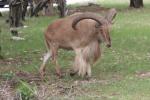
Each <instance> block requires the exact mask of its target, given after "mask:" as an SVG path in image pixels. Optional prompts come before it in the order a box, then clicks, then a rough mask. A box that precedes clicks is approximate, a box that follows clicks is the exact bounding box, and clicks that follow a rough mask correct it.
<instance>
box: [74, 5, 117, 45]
mask: <svg viewBox="0 0 150 100" xmlns="http://www.w3.org/2000/svg"><path fill="white" fill-rule="evenodd" d="M116 14H117V11H116V9H114V8H112V9H110V10H109V11H108V12H107V14H106V15H105V17H102V16H100V15H98V14H95V13H91V12H86V13H83V14H80V15H79V16H78V17H77V18H75V19H74V21H73V23H72V28H73V29H74V30H76V25H77V23H78V22H80V21H81V20H83V19H92V20H95V21H96V22H97V23H96V24H95V28H96V30H98V39H99V40H101V39H103V40H104V41H105V43H106V46H107V47H111V38H110V35H109V32H110V26H111V25H112V23H113V19H114V18H115V16H116Z"/></svg>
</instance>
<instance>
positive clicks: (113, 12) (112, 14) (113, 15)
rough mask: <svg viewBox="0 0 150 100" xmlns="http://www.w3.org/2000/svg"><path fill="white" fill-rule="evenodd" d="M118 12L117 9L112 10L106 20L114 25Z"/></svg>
mask: <svg viewBox="0 0 150 100" xmlns="http://www.w3.org/2000/svg"><path fill="white" fill-rule="evenodd" d="M116 14H117V11H116V9H115V8H112V9H110V10H109V11H108V12H107V14H106V15H105V19H107V20H108V22H110V23H111V24H112V23H113V22H112V21H113V19H114V18H115V17H116Z"/></svg>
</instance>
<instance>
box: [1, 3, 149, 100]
mask: <svg viewBox="0 0 150 100" xmlns="http://www.w3.org/2000/svg"><path fill="white" fill-rule="evenodd" d="M99 3H100V4H101V5H102V6H105V7H116V8H118V9H121V11H119V12H118V14H117V17H116V19H115V24H114V25H113V26H112V31H111V38H112V48H110V49H108V48H106V47H105V46H104V45H102V46H101V50H102V56H101V58H100V59H99V60H98V62H97V63H96V64H95V65H94V66H93V67H92V77H93V79H95V80H96V81H95V82H93V83H87V84H80V85H79V86H78V87H79V88H80V89H81V91H83V92H84V93H82V92H81V95H79V96H73V97H72V98H74V99H75V100H100V99H102V100H149V99H150V95H149V94H150V79H149V77H145V78H140V77H138V76H137V75H136V74H137V72H148V71H150V46H149V44H150V39H149V38H150V23H149V22H150V18H149V16H150V9H149V4H150V2H149V1H148V0H144V3H145V8H142V9H128V5H129V0H124V1H120V0H117V1H115V2H114V1H112V0H99ZM6 18H7V15H6V14H4V17H0V28H1V30H2V32H1V34H0V41H1V44H0V45H1V46H2V55H3V56H4V58H5V59H6V60H7V61H8V62H2V61H1V62H0V74H1V75H2V77H6V78H10V77H11V75H13V74H12V73H15V72H17V71H19V70H21V71H27V72H29V73H38V70H39V66H40V64H41V63H42V61H41V57H43V54H44V53H45V52H46V47H45V44H44V37H43V33H44V30H45V29H46V27H47V26H48V25H49V24H50V23H51V22H53V21H54V20H57V18H58V17H56V16H54V17H43V16H40V17H37V18H35V17H33V18H27V20H26V22H25V23H24V24H25V25H27V26H29V27H27V28H24V29H20V30H19V31H20V34H19V35H20V36H22V37H24V38H25V40H24V41H12V40H10V38H11V34H10V32H9V25H8V24H6V23H5V20H6ZM73 57H74V53H73V52H70V51H69V52H68V51H65V50H60V51H59V63H60V64H61V67H62V70H63V71H67V70H68V69H69V68H70V66H71V65H72V61H73ZM46 71H47V73H48V75H49V76H48V79H47V80H46V82H47V83H48V82H49V81H52V83H55V82H58V81H61V82H62V83H63V84H65V85H64V86H67V87H70V86H71V84H74V82H75V81H77V80H79V81H81V80H82V78H80V77H77V76H75V77H73V78H72V77H70V76H69V75H66V76H65V77H64V78H63V79H58V78H57V77H56V76H55V75H54V66H53V65H52V64H51V63H50V62H49V64H47V70H46ZM49 78H50V79H49ZM103 81H104V82H103ZM28 85H29V86H28ZM28 85H22V84H21V85H20V86H18V90H19V91H21V93H22V94H23V95H25V97H26V95H30V94H32V91H30V90H29V88H30V84H28ZM28 87H29V88H28ZM33 91H34V90H33ZM50 91H51V90H50ZM77 91H79V90H77ZM67 93H68V92H67ZM79 94H80V92H79ZM52 98H53V97H52ZM54 98H62V99H63V98H64V100H65V99H66V96H65V95H59V96H58V97H57V96H54Z"/></svg>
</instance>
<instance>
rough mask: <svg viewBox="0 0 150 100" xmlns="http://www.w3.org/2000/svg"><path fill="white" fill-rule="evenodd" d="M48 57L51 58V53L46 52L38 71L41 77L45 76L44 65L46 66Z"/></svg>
mask: <svg viewBox="0 0 150 100" xmlns="http://www.w3.org/2000/svg"><path fill="white" fill-rule="evenodd" d="M50 57H51V52H50V51H48V52H47V53H46V54H45V56H44V59H43V63H42V65H41V67H40V70H39V72H40V75H41V77H44V75H45V65H46V63H47V61H48V60H49V58H50Z"/></svg>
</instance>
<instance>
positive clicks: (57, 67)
mask: <svg viewBox="0 0 150 100" xmlns="http://www.w3.org/2000/svg"><path fill="white" fill-rule="evenodd" d="M57 56H58V48H57V46H54V47H53V48H52V63H53V64H54V65H55V70H56V74H57V75H58V76H59V77H62V73H61V70H60V65H59V64H58V61H57Z"/></svg>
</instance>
